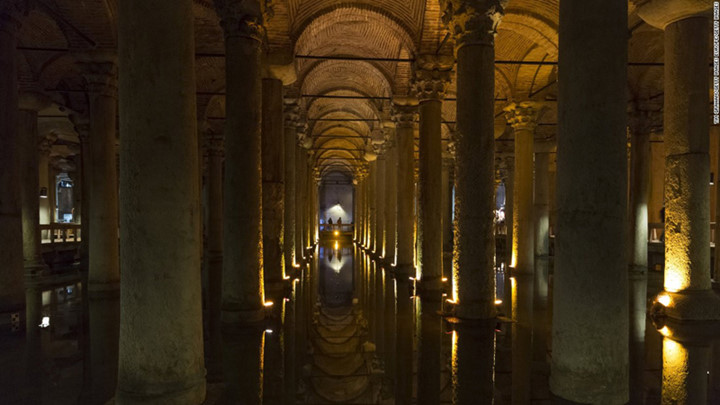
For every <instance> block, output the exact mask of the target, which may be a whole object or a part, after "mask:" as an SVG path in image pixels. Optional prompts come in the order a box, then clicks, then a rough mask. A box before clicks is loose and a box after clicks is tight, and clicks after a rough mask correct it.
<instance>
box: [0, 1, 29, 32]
mask: <svg viewBox="0 0 720 405" xmlns="http://www.w3.org/2000/svg"><path fill="white" fill-rule="evenodd" d="M29 8H30V2H28V1H23V0H4V1H3V2H2V4H0V31H3V32H7V33H9V34H11V35H16V34H17V32H18V31H19V30H20V26H21V23H20V19H21V18H22V16H23V15H24V14H27V12H28V11H29Z"/></svg>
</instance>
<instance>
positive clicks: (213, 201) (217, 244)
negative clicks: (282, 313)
mask: <svg viewBox="0 0 720 405" xmlns="http://www.w3.org/2000/svg"><path fill="white" fill-rule="evenodd" d="M205 136H206V142H207V155H208V160H207V204H208V208H207V215H208V218H207V266H208V267H207V278H208V279H207V286H208V287H207V294H208V296H207V300H206V302H207V312H208V330H209V334H210V342H211V343H210V345H208V348H209V350H210V353H208V365H207V366H208V374H209V375H208V378H209V379H211V380H219V379H221V378H222V328H221V314H222V285H223V283H222V276H223V160H224V156H225V152H224V145H223V136H222V135H221V134H215V133H213V132H212V131H208V132H206V133H205Z"/></svg>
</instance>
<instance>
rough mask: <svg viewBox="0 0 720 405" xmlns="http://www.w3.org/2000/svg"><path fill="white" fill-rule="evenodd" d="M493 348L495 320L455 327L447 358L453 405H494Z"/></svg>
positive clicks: (462, 324)
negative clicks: (448, 357)
mask: <svg viewBox="0 0 720 405" xmlns="http://www.w3.org/2000/svg"><path fill="white" fill-rule="evenodd" d="M495 347H496V340H495V321H494V320H491V319H486V320H481V321H475V322H461V323H459V324H457V325H454V330H453V332H452V346H451V354H450V356H451V362H450V373H451V377H450V381H451V389H452V398H453V401H452V403H453V405H475V404H478V403H480V404H483V403H487V404H492V403H493V398H494V396H495Z"/></svg>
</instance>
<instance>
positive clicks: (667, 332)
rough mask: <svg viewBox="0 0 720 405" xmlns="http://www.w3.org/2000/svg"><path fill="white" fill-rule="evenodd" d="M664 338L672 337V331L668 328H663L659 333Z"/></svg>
mask: <svg viewBox="0 0 720 405" xmlns="http://www.w3.org/2000/svg"><path fill="white" fill-rule="evenodd" d="M659 332H660V333H661V334H662V335H663V336H670V329H668V327H667V326H663V327H662V329H660V331H659Z"/></svg>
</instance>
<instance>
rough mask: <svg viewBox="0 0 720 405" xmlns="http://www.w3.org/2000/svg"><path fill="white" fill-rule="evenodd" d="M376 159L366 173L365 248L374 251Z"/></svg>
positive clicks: (375, 230) (375, 231)
mask: <svg viewBox="0 0 720 405" xmlns="http://www.w3.org/2000/svg"><path fill="white" fill-rule="evenodd" d="M377 165H378V163H377V160H375V161H373V162H370V172H369V175H368V227H367V228H368V231H367V232H368V234H367V248H368V249H369V250H370V252H374V251H375V234H376V233H377V199H376V198H375V196H376V195H377V180H376V178H377Z"/></svg>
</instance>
